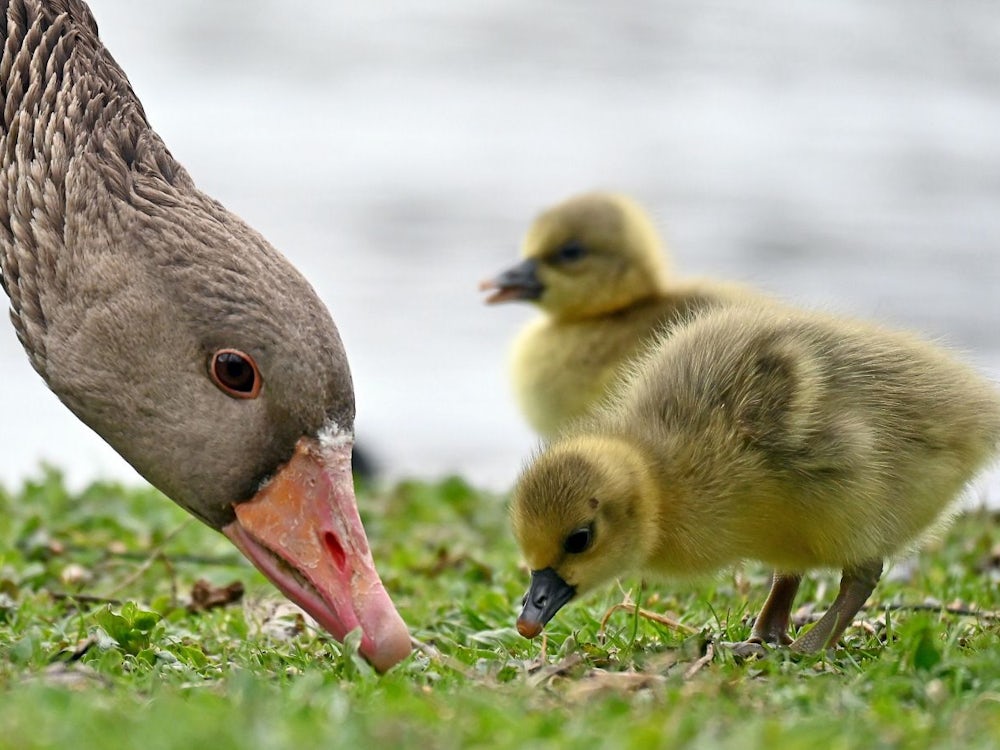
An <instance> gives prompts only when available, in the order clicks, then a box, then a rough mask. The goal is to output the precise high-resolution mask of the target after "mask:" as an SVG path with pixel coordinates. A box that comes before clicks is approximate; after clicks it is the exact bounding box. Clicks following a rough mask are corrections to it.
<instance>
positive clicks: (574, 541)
mask: <svg viewBox="0 0 1000 750" xmlns="http://www.w3.org/2000/svg"><path fill="white" fill-rule="evenodd" d="M593 541H594V526H593V524H591V525H590V526H584V527H582V528H579V529H577V530H576V531H574V532H572V533H571V534H570V535H569V536H568V537H566V541H565V542H563V549H564V550H566V551H567V552H569V553H570V554H571V555H578V554H580V553H581V552H585V551H586V550H587V548H588V547H590V545H591V543H592V542H593Z"/></svg>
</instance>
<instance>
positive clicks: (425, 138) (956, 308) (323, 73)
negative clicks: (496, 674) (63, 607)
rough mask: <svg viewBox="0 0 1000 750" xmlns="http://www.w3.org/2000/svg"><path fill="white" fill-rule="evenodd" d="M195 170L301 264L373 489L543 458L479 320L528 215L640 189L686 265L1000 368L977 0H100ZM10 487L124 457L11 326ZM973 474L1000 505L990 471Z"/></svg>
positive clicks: (0, 348)
mask: <svg viewBox="0 0 1000 750" xmlns="http://www.w3.org/2000/svg"><path fill="white" fill-rule="evenodd" d="M91 5H92V9H93V11H94V14H95V16H96V17H97V20H98V23H99V25H100V27H101V33H102V37H103V38H104V41H105V43H106V45H107V46H108V47H109V49H110V50H111V51H112V53H113V54H114V55H115V57H116V58H117V59H118V61H119V62H120V63H121V65H122V66H123V68H124V69H125V71H126V72H127V74H128V75H129V77H130V79H131V81H132V83H133V86H134V88H135V89H136V91H137V93H138V95H139V97H140V99H141V100H142V102H143V103H144V105H145V107H146V111H147V114H148V115H149V118H150V120H151V122H152V124H153V126H154V127H155V128H156V129H157V130H158V132H159V133H160V135H161V136H162V137H163V138H164V140H165V141H166V143H167V144H168V146H169V147H170V148H171V150H172V151H173V153H174V155H175V156H177V157H178V159H179V160H180V161H181V162H182V163H183V164H185V165H186V166H187V168H188V170H189V171H190V172H191V174H192V175H193V177H194V179H195V180H196V182H197V183H198V184H199V186H200V187H201V188H202V189H203V190H205V191H206V192H208V193H210V194H211V195H213V196H214V197H216V198H218V199H219V200H221V201H222V202H223V203H224V204H226V205H227V206H228V207H229V208H230V209H232V210H233V211H235V212H236V213H238V214H240V215H241V216H243V217H244V218H245V219H247V221H249V222H250V223H251V224H252V225H253V226H255V227H256V228H257V229H259V230H260V231H261V232H263V234H264V235H265V236H266V237H268V239H270V241H271V242H272V243H274V244H275V245H276V246H277V247H278V248H279V249H281V250H282V251H283V252H284V253H285V254H286V255H287V256H288V257H289V258H290V259H291V260H292V262H293V263H295V265H297V266H298V267H299V268H300V269H301V270H302V271H303V272H304V273H305V275H306V276H307V277H308V278H309V279H310V280H311V281H312V283H313V285H314V286H315V287H316V289H317V290H318V292H319V294H320V296H321V297H322V298H323V299H324V300H325V301H326V303H327V304H328V305H329V307H330V309H331V311H332V312H333V315H334V318H335V319H336V321H337V323H338V325H339V327H340V330H341V334H342V336H343V338H344V341H345V343H346V346H347V350H348V353H349V356H350V360H351V364H352V368H353V371H354V377H355V385H356V391H357V400H358V433H359V436H360V439H361V441H362V442H363V443H364V444H365V446H367V447H368V448H369V449H370V451H371V452H372V453H373V454H374V455H375V457H376V458H377V460H378V461H379V463H380V464H381V466H382V468H383V469H384V470H385V471H386V472H387V473H388V474H389V475H390V476H393V477H400V476H419V477H428V478H430V477H437V476H441V475H443V474H446V473H449V472H460V473H461V474H463V475H464V476H466V477H467V478H469V479H470V480H471V481H473V482H474V483H476V484H479V485H485V486H490V487H495V488H498V489H502V488H505V487H507V486H508V484H509V483H510V481H511V480H512V478H513V476H514V475H515V473H516V472H517V470H518V468H519V466H520V464H521V461H522V460H523V458H524V456H526V455H527V454H528V453H529V451H530V450H531V448H532V446H533V445H534V442H535V441H534V438H533V436H532V434H531V433H530V432H529V430H528V429H527V428H526V427H525V425H524V424H523V422H522V420H521V418H520V416H519V414H518V412H517V410H516V407H515V405H514V402H513V399H512V397H511V395H510V389H509V386H508V382H507V379H506V371H505V368H506V354H507V348H508V344H509V342H510V340H511V338H512V336H513V335H514V333H515V332H516V330H517V329H518V328H519V327H520V326H521V325H522V324H523V323H524V322H525V321H526V320H527V319H529V318H530V317H531V316H532V315H533V314H534V312H533V311H532V310H531V309H530V308H527V307H524V306H505V307H497V308H487V307H485V306H483V304H482V302H481V298H480V295H478V294H477V292H476V283H477V281H478V280H480V279H481V278H484V277H486V276H489V275H491V274H493V273H494V272H496V271H498V270H500V269H502V268H504V267H505V266H507V265H510V264H511V263H512V262H513V261H514V259H515V256H516V252H517V246H518V242H519V240H520V237H521V235H522V234H523V232H524V230H525V229H526V227H527V225H528V223H529V221H530V220H531V218H532V217H533V216H534V215H535V213H537V211H539V210H540V209H541V208H542V207H544V206H546V205H548V204H551V203H553V202H556V201H558V200H561V199H562V198H564V197H566V196H568V195H570V194H572V193H574V192H578V191H581V190H585V189H591V188H609V189H615V190H621V191H625V192H628V193H630V194H632V195H634V196H635V197H636V198H637V199H639V200H640V201H641V202H642V203H643V204H645V205H646V206H647V207H648V208H649V210H650V211H651V212H652V213H653V214H654V216H655V217H656V220H657V223H658V225H659V226H660V227H661V229H662V230H663V232H664V234H665V236H666V238H667V240H668V242H669V246H670V248H671V252H672V254H673V256H674V261H675V266H676V268H677V270H678V272H679V273H683V274H686V275H705V274H708V275H714V276H719V277H725V278H729V279H736V280H742V281H744V282H747V283H750V284H754V285H757V286H759V287H762V288H764V289H767V290H770V291H772V292H774V293H776V294H779V295H781V296H784V297H787V298H791V299H794V300H797V301H800V302H803V303H807V304H813V305H819V306H822V307H825V308H828V309H832V310H836V311H841V312H845V313H853V314H859V315H863V316H866V317H872V318H876V319H879V320H883V321H886V322H889V323H892V324H896V325H901V326H906V327H909V328H913V329H916V330H919V331H921V332H923V333H925V334H927V335H929V336H932V337H935V338H939V339H941V340H943V341H945V342H947V343H949V344H950V345H951V346H953V347H955V348H957V349H959V350H961V351H963V352H965V354H966V355H967V357H968V358H969V359H970V360H971V361H973V362H974V363H976V364H977V365H978V366H980V367H981V368H983V369H984V370H985V371H987V372H989V373H991V374H992V375H993V376H994V377H1000V330H998V323H1000V6H998V5H997V4H996V3H994V2H992V1H991V0H978V1H977V0H969V1H968V2H963V3H940V2H936V0H905V1H904V0H890V1H888V2H882V3H870V2H867V0H841V1H840V2H837V3H797V4H790V3H786V2H783V1H782V0H758V1H757V2H754V3H745V2H739V1H738V0H714V1H713V2H705V1H704V0H634V1H633V2H629V3H605V2H590V1H585V2H577V3H569V2H552V1H549V0H504V1H503V2H501V1H499V0H481V1H480V2H475V3H470V2H461V1H460V0H436V1H435V0H425V1H416V2H415V1H412V0H385V1H384V2H367V3H361V2H327V1H326V0H322V1H321V0H300V1H299V2H294V3H289V2H287V1H286V0H211V2H205V1H204V0H171V1H170V2H162V1H161V0H92V3H91ZM0 373H2V375H0V377H2V384H3V387H2V388H0V415H2V428H0V483H4V484H6V485H7V486H13V485H16V484H18V483H19V482H20V481H21V480H22V479H23V478H24V477H26V476H30V475H32V474H35V473H37V471H38V466H39V463H40V462H41V461H48V462H51V463H53V464H55V465H57V466H59V467H61V468H63V469H64V470H65V471H66V472H67V475H68V477H69V479H70V481H71V482H73V483H74V484H79V483H82V482H84V481H87V480H89V479H93V478H95V477H111V478H122V479H125V480H127V481H136V482H138V481H139V479H138V477H137V475H135V474H134V472H132V470H131V469H130V468H129V467H128V466H127V465H126V464H125V463H124V462H123V461H122V460H121V459H119V458H118V456H117V455H116V454H115V453H114V452H113V451H111V449H110V448H108V447H107V446H105V445H104V444H103V442H102V441H101V440H100V439H99V438H98V437H96V436H95V435H94V434H93V433H91V432H90V431H89V430H88V429H87V428H85V427H84V426H83V425H82V424H80V423H79V422H77V421H76V419H75V418H74V417H73V416H72V415H71V414H70V412H69V411H67V410H66V409H65V408H64V407H63V406H62V405H61V404H60V403H59V402H58V400H57V399H56V398H55V397H54V396H53V395H51V394H50V393H49V391H48V390H47V389H46V388H45V387H44V385H43V384H42V382H41V380H40V379H39V378H38V377H37V375H35V374H34V372H33V371H32V370H31V369H30V367H29V365H28V363H27V359H26V358H25V356H24V354H23V352H22V351H21V350H20V347H19V345H18V343H17V341H16V339H15V337H14V334H13V331H12V328H11V327H10V326H9V325H6V324H4V325H2V326H0ZM990 484H991V489H990V492H991V493H992V495H993V496H994V498H995V499H996V500H1000V494H998V493H997V491H996V486H997V485H998V484H1000V483H998V482H997V481H996V479H995V478H994V479H992V480H991V482H990Z"/></svg>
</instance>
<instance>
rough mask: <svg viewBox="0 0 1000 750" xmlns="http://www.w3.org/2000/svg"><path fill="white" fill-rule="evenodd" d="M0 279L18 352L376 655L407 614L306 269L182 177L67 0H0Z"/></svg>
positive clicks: (87, 19) (320, 615)
mask: <svg viewBox="0 0 1000 750" xmlns="http://www.w3.org/2000/svg"><path fill="white" fill-rule="evenodd" d="M0 10H2V17H0V35H2V42H3V54H2V61H0V92H2V95H3V110H2V121H0V130H2V133H0V160H2V166H0V274H2V276H0V279H2V286H3V289H4V291H5V292H6V293H7V295H8V296H9V297H10V304H11V320H12V321H13V324H14V328H15V329H16V331H17V336H18V338H19V339H20V341H21V343H22V344H23V345H24V348H25V350H26V351H27V353H28V357H29V358H30V360H31V364H32V365H33V367H34V368H35V370H37V371H38V373H39V374H40V375H41V376H42V377H43V378H44V379H45V382H46V383H47V384H48V386H49V387H50V388H51V389H52V391H54V392H55V393H56V395H57V396H58V397H59V398H60V399H61V400H62V401H63V403H65V404H66V406H68V407H69V408H70V409H71V410H72V411H73V412H74V413H75V414H76V415H77V416H78V417H79V418H80V419H81V420H83V421H84V422H85V423H86V424H88V425H89V426H90V427H91V428H93V429H94V430H95V431H96V432H97V433H98V434H99V435H101V437H103V438H104V439H105V440H106V441H107V442H108V443H110V444H111V446H112V447H114V448H115V449H116V450H117V451H118V452H119V453H120V454H121V455H122V456H124V458H125V459H126V460H127V461H128V462H129V463H131V464H132V465H133V466H134V467H135V468H136V469H137V470H138V471H139V473H141V474H142V475H143V476H144V477H146V478H147V479H148V480H149V481H150V482H151V483H152V484H153V485H155V486H156V487H158V488H159V489H160V490H162V491H163V492H164V494H166V495H167V496H168V497H170V498H172V499H173V500H174V501H175V502H177V503H178V504H179V505H181V506H182V507H183V508H185V509H186V510H188V511H189V512H190V513H192V514H194V515H195V516H197V517H198V518H199V519H201V520H202V521H204V522H205V523H206V524H208V525H209V526H211V527H213V528H215V529H218V530H220V531H221V532H222V533H224V534H225V535H226V536H227V537H229V539H230V540H232V542H233V543H234V544H235V545H236V546H237V547H238V548H239V549H240V551H242V552H243V553H244V554H245V555H246V556H247V557H248V558H249V559H250V560H251V561H252V562H253V563H254V564H255V565H256V566H257V567H258V568H259V569H260V570H261V571H262V572H263V573H264V574H265V575H266V576H267V577H268V578H270V579H271V581H273V582H274V584H275V585H276V586H277V587H278V588H279V589H280V590H281V591H283V592H284V593H285V594H286V595H287V596H288V597H289V598H290V599H292V600H293V601H295V602H296V603H298V604H299V605H301V606H302V607H303V608H304V609H305V610H306V611H307V612H309V613H310V614H311V615H312V616H313V617H315V618H316V620H317V621H318V622H319V623H320V624H321V625H322V626H323V627H325V628H326V629H327V630H329V631H330V632H331V633H332V634H333V635H334V636H335V637H336V638H338V639H341V638H343V637H344V635H345V634H346V633H347V632H349V631H351V630H354V629H356V628H360V629H361V631H362V640H361V646H360V649H361V652H362V653H363V654H364V655H365V656H366V657H367V658H368V659H369V661H371V663H372V664H373V665H374V666H375V667H376V668H378V669H380V670H384V669H388V668H389V667H391V666H392V665H393V664H395V663H397V662H398V661H400V660H401V659H402V658H404V657H405V656H406V655H407V654H408V653H409V650H410V640H409V634H408V632H407V629H406V626H405V624H404V623H403V621H402V619H401V618H400V616H399V615H398V613H397V612H396V610H395V608H394V607H393V605H392V602H391V601H390V599H389V596H388V594H387V593H386V592H385V589H384V588H383V586H382V582H381V580H380V579H379V576H378V573H377V572H376V570H375V566H374V563H373V562H372V558H371V553H370V551H369V547H368V542H367V539H366V537H365V533H364V529H363V528H362V525H361V520H360V518H359V516H358V510H357V504H356V501H355V498H354V490H353V484H352V477H351V450H352V445H353V422H354V393H353V388H352V383H351V375H350V370H349V369H348V364H347V358H346V356H345V354H344V349H343V346H342V344H341V341H340V337H339V335H338V333H337V329H336V327H335V326H334V323H333V321H332V320H331V318H330V315H329V313H328V312H327V310H326V309H325V308H324V306H323V304H322V303H321V302H320V300H319V299H318V298H317V296H316V294H315V292H314V291H313V289H312V288H311V287H310V286H309V284H308V283H307V282H306V281H305V279H304V278H303V277H302V276H301V275H299V273H298V272H297V271H296V270H295V269H294V268H293V267H292V266H291V264H290V263H289V262H288V261H287V260H286V259H285V258H284V257H282V256H281V255H280V254H279V253H278V252H277V251H276V250H275V249H274V248H272V247H271V246H270V245H269V244H268V243H267V242H266V241H265V240H264V239H263V238H262V237H261V236H260V235H259V234H257V232H255V231H254V230H253V229H251V228H250V227H249V226H247V225H246V224H245V223H243V221H241V220H240V219H239V218H238V217H236V216H234V215H233V214H231V213H229V212H228V211H227V210H226V209H225V208H223V207H222V206H221V205H220V204H219V203H218V202H216V201H215V200H213V199H211V198H210V197H208V196H207V195H205V194H204V193H202V192H200V191H199V190H198V189H197V188H196V187H195V185H194V183H193V182H192V180H191V178H190V176H188V173H187V172H186V171H185V170H184V168H183V167H182V166H181V165H180V164H178V163H177V162H176V161H175V160H174V158H173V157H172V156H171V154H170V152H169V151H168V150H167V148H166V147H165V146H164V144H163V142H162V141H161V140H160V138H159V136H157V134H156V133H155V132H154V131H153V130H152V128H151V127H150V126H149V123H148V122H147V120H146V116H145V113H144V112H143V108H142V105H141V104H140V103H139V100H138V99H137V98H136V96H135V94H134V93H133V91H132V88H131V86H130V85H129V82H128V79H127V78H126V76H125V74H124V73H123V72H122V70H121V69H120V68H119V67H118V65H117V63H116V62H115V60H114V59H113V58H112V57H111V55H110V54H109V53H108V51H107V50H106V49H105V48H104V46H103V44H102V43H101V41H100V40H99V38H98V33H97V25H96V23H95V21H94V18H93V16H92V15H91V13H90V10H89V9H88V8H87V6H86V5H85V4H84V3H83V2H81V0H2V1H0Z"/></svg>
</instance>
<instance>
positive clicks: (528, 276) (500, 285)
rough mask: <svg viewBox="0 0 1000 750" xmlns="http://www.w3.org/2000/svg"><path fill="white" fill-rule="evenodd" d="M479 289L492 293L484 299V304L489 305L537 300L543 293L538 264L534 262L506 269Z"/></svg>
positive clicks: (522, 263) (482, 284)
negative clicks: (509, 301)
mask: <svg viewBox="0 0 1000 750" xmlns="http://www.w3.org/2000/svg"><path fill="white" fill-rule="evenodd" d="M479 289H480V291H483V292H487V291H493V294H491V295H490V296H489V297H487V298H486V303H487V304H490V305H492V304H496V303H497V302H507V301H508V300H516V299H526V300H533V299H538V298H539V297H541V296H542V292H544V291H545V287H544V286H542V282H541V281H539V279H538V262H537V261H535V260H526V261H522V262H521V263H518V264H517V265H516V266H514V267H513V268H508V269H507V270H506V271H504V272H503V273H501V274H500V275H499V276H497V277H496V278H495V279H490V280H489V281H484V282H483V283H481V284H480V285H479ZM494 290H495V291H494Z"/></svg>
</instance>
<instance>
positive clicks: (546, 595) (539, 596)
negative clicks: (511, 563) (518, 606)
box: [517, 568, 576, 638]
mask: <svg viewBox="0 0 1000 750" xmlns="http://www.w3.org/2000/svg"><path fill="white" fill-rule="evenodd" d="M574 596H576V587H575V586H570V585H569V584H568V583H566V581H564V580H563V579H562V577H561V576H560V575H559V574H558V573H556V572H555V571H554V570H553V569H552V568H544V569H542V570H533V571H531V586H530V587H529V588H528V593H527V594H525V595H524V609H522V610H521V616H520V617H518V618H517V632H518V633H520V634H521V635H523V636H524V637H525V638H534V637H535V636H537V635H538V634H539V633H541V632H542V628H544V627H545V623H547V622H548V621H549V620H551V619H552V616H553V615H554V614H555V613H556V612H558V611H559V610H560V609H562V607H563V605H564V604H566V603H567V602H568V601H569V600H570V599H572V598H573V597H574Z"/></svg>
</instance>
